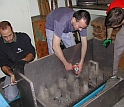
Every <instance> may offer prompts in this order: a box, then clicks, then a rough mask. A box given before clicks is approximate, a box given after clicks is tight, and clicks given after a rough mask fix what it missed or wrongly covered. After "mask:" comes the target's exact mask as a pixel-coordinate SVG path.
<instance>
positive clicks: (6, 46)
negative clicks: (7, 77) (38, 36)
mask: <svg viewBox="0 0 124 107" xmlns="http://www.w3.org/2000/svg"><path fill="white" fill-rule="evenodd" d="M28 53H32V54H33V55H34V57H35V48H34V47H33V45H32V44H31V39H30V38H29V36H28V35H27V34H26V33H17V32H16V33H15V40H14V41H13V42H12V43H7V42H5V40H4V39H3V38H2V37H0V67H2V66H9V67H11V66H12V65H13V64H14V63H15V62H17V61H18V60H21V59H23V58H24V57H26V56H27V54H28Z"/></svg>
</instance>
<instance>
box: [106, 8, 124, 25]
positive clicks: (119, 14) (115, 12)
mask: <svg viewBox="0 0 124 107" xmlns="http://www.w3.org/2000/svg"><path fill="white" fill-rule="evenodd" d="M123 20H124V10H123V9H122V8H119V7H115V8H113V9H111V10H110V11H109V12H108V14H107V16H106V19H105V26H106V27H113V26H117V25H120V24H121V23H122V21H123Z"/></svg>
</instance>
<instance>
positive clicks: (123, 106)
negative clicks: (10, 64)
mask: <svg viewBox="0 0 124 107" xmlns="http://www.w3.org/2000/svg"><path fill="white" fill-rule="evenodd" d="M117 76H121V77H123V78H124V69H122V68H120V69H119V72H118V73H117ZM3 80H4V79H3ZM3 80H0V92H1V93H2V95H3V96H4V91H3V89H2V86H3V82H2V81H3ZM9 105H10V106H11V107H23V106H22V104H21V101H20V99H18V100H16V101H14V102H12V103H10V104H9ZM113 107H124V98H122V99H121V100H120V101H119V102H118V103H116V104H115V105H114V106H113Z"/></svg>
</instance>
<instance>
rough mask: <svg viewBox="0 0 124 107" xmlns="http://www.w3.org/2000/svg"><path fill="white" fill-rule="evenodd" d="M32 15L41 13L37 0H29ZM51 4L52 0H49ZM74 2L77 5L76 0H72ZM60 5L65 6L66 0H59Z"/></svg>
mask: <svg viewBox="0 0 124 107" xmlns="http://www.w3.org/2000/svg"><path fill="white" fill-rule="evenodd" d="M28 1H29V7H30V13H31V16H37V15H40V13H39V8H38V3H37V0H28ZM49 4H50V6H51V0H49ZM72 4H73V5H76V0H72ZM58 7H65V0H58Z"/></svg>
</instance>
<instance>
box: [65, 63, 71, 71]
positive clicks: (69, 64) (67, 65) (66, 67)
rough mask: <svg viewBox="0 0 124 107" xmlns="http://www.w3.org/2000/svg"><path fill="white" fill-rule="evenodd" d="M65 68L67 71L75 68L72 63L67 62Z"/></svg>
mask: <svg viewBox="0 0 124 107" xmlns="http://www.w3.org/2000/svg"><path fill="white" fill-rule="evenodd" d="M65 69H66V70H67V71H70V70H72V69H73V68H72V64H71V63H67V64H66V65H65Z"/></svg>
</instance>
